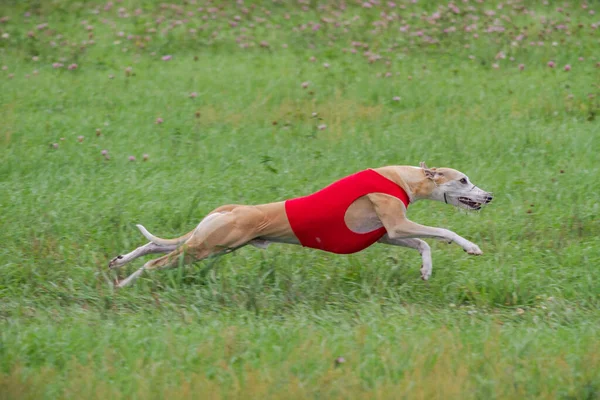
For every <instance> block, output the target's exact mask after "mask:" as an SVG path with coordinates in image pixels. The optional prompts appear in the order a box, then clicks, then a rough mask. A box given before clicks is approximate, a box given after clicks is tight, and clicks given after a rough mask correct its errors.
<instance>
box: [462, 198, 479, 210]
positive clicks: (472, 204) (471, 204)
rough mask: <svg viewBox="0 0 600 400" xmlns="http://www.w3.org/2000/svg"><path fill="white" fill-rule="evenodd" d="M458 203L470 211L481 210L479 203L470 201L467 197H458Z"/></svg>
mask: <svg viewBox="0 0 600 400" xmlns="http://www.w3.org/2000/svg"><path fill="white" fill-rule="evenodd" d="M458 201H460V202H461V203H463V204H464V205H466V206H467V207H469V208H470V209H471V210H481V205H482V204H481V203H478V202H476V201H473V200H471V199H470V198H468V197H459V198H458Z"/></svg>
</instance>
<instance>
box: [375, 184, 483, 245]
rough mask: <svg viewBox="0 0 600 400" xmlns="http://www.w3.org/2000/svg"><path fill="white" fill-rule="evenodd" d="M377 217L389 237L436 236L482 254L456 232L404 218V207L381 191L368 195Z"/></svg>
mask: <svg viewBox="0 0 600 400" xmlns="http://www.w3.org/2000/svg"><path fill="white" fill-rule="evenodd" d="M368 197H369V200H371V203H372V204H373V206H374V208H375V212H376V213H377V217H378V218H379V220H380V221H381V223H382V224H383V226H384V227H385V230H386V231H387V234H388V236H389V237H390V239H393V240H395V239H409V238H437V239H444V240H447V241H450V242H454V243H456V244H458V245H459V246H460V247H462V248H463V250H464V251H466V252H467V253H469V254H474V255H480V254H483V252H482V251H481V249H480V248H479V246H477V245H476V244H475V243H472V242H470V241H468V240H467V239H465V238H463V237H461V236H459V235H457V234H456V233H454V232H452V231H450V230H448V229H444V228H434V227H431V226H425V225H420V224H417V223H415V222H412V221H411V220H409V219H408V218H406V207H404V204H402V202H401V201H400V200H398V199H397V198H395V197H392V196H389V195H387V194H383V193H373V194H369V195H368Z"/></svg>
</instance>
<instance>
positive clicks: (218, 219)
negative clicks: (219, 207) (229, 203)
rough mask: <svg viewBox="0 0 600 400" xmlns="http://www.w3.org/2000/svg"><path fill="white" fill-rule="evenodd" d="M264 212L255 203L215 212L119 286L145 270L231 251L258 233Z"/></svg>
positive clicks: (189, 261)
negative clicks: (181, 241) (169, 250)
mask: <svg viewBox="0 0 600 400" xmlns="http://www.w3.org/2000/svg"><path fill="white" fill-rule="evenodd" d="M263 220H264V214H263V213H262V212H261V211H259V210H258V209H256V208H255V207H252V206H240V207H236V208H235V209H233V210H232V211H231V212H216V213H214V214H210V215H209V216H207V217H206V218H205V219H204V220H202V222H201V223H200V224H199V225H198V226H197V227H196V229H195V230H194V232H193V234H192V236H191V237H190V238H189V239H188V240H187V242H185V243H184V244H183V245H182V246H180V247H179V248H177V249H176V250H174V251H172V252H171V253H169V254H167V255H165V256H162V257H160V258H157V259H155V260H150V261H148V262H147V263H146V264H144V266H143V267H142V268H140V269H138V270H137V271H136V272H134V273H133V274H132V275H130V276H129V277H127V278H126V279H125V280H123V281H121V282H120V283H119V284H118V285H117V286H118V287H124V286H127V285H129V284H131V283H132V282H133V281H135V280H136V279H137V278H138V277H139V276H140V275H141V274H142V273H143V272H144V271H146V270H154V269H166V268H173V267H177V266H179V265H180V263H181V264H190V263H192V262H195V261H200V260H203V259H206V258H208V257H213V256H219V255H222V254H227V253H231V252H232V251H235V250H237V249H239V248H240V247H243V246H245V245H246V244H248V242H250V241H251V240H252V239H254V238H256V237H258V236H259V232H258V231H259V229H260V228H259V227H260V226H261V223H262V222H263Z"/></svg>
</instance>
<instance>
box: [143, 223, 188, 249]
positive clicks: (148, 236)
mask: <svg viewBox="0 0 600 400" xmlns="http://www.w3.org/2000/svg"><path fill="white" fill-rule="evenodd" d="M136 226H137V228H138V229H139V230H140V232H142V235H144V236H145V237H146V239H148V240H149V241H151V242H152V243H155V244H159V245H162V246H172V245H174V244H182V243H183V242H185V241H186V240H188V239H189V238H190V237H191V236H192V234H193V233H194V231H192V232H189V233H186V234H185V235H183V236H180V237H178V238H175V239H161V238H159V237H156V236H154V235H153V234H151V233H150V232H148V230H147V229H146V228H144V227H143V226H142V225H136Z"/></svg>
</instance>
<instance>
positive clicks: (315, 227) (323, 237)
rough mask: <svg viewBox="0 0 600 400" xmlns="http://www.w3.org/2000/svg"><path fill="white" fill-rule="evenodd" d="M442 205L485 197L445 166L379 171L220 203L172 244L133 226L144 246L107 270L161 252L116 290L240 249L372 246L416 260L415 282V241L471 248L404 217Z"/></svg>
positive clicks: (344, 250) (422, 249)
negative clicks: (408, 253)
mask: <svg viewBox="0 0 600 400" xmlns="http://www.w3.org/2000/svg"><path fill="white" fill-rule="evenodd" d="M424 199H427V200H436V201H443V202H444V203H446V204H451V205H453V206H456V207H461V208H464V209H468V210H480V209H481V208H482V207H483V206H484V205H486V204H488V203H490V202H491V201H492V194H491V193H489V192H486V191H485V190H482V189H480V188H478V187H477V186H475V185H474V184H472V183H471V181H470V180H469V178H468V177H467V176H466V175H465V174H463V173H462V172H460V171H457V170H455V169H451V168H428V167H427V166H426V165H425V163H423V162H422V163H421V164H420V167H412V166H387V167H381V168H376V169H367V170H364V171H361V172H358V173H355V174H353V175H350V176H347V177H345V178H342V179H340V180H338V181H336V182H334V183H333V184H331V185H329V186H327V187H326V188H324V189H322V190H320V191H318V192H316V193H313V194H312V195H309V196H305V197H299V198H295V199H290V200H286V201H280V202H276V203H268V204H261V205H255V206H248V205H237V204H231V205H224V206H221V207H219V208H217V209H215V210H213V211H211V212H210V213H209V214H208V215H207V216H206V217H205V218H204V219H203V220H202V221H201V222H200V223H199V224H198V226H196V228H195V229H194V230H193V231H191V232H189V233H187V234H185V235H183V236H181V237H179V238H176V239H161V238H159V237H156V236H154V235H152V234H151V233H150V232H148V231H147V230H146V228H144V227H143V226H142V225H137V227H138V229H139V230H140V231H141V232H142V234H143V235H144V236H145V237H146V238H147V239H148V240H150V243H148V244H146V245H144V246H141V247H139V248H137V249H135V250H133V251H132V252H130V253H128V254H125V255H120V256H117V257H115V258H113V259H112V260H111V261H110V263H109V268H111V269H113V268H119V267H122V266H123V265H125V264H126V263H128V262H130V261H132V260H134V259H136V258H137V257H141V256H143V255H146V254H151V253H168V254H166V255H164V256H162V257H160V258H157V259H154V260H151V261H148V262H146V263H145V264H144V266H143V267H141V268H140V269H138V270H137V271H135V272H134V273H133V274H131V275H130V276H129V277H127V278H126V279H124V280H122V281H120V282H119V281H117V282H116V283H115V285H116V286H117V287H124V286H127V285H129V284H131V283H132V282H133V281H135V280H136V279H137V278H138V277H139V276H140V275H141V274H142V273H143V272H144V271H149V270H155V269H166V268H173V267H177V266H178V265H181V264H189V263H192V262H195V261H199V260H203V259H206V258H208V257H213V256H218V255H222V254H226V253H231V252H232V251H235V250H237V249H239V248H240V247H243V246H246V245H248V244H250V245H253V246H256V247H259V248H266V247H267V246H268V245H269V244H271V243H288V244H299V245H302V246H304V247H310V248H314V249H319V250H323V251H328V252H331V253H336V254H350V253H355V252H358V251H361V250H363V249H365V248H367V247H369V246H371V245H372V244H374V243H376V242H377V243H383V244H388V245H394V246H402V247H409V248H412V249H416V250H418V251H419V253H420V254H421V257H422V266H421V277H422V279H424V280H427V279H429V277H430V276H431V271H432V262H431V249H430V247H429V245H428V244H427V243H426V242H424V241H423V240H421V239H418V238H436V239H441V240H445V241H447V242H449V243H451V242H454V243H456V244H457V245H459V246H460V247H462V248H463V250H464V251H466V252H467V253H469V254H473V255H481V254H482V251H481V250H480V249H479V247H478V246H477V245H476V244H474V243H472V242H470V241H468V240H467V239H465V238H463V237H461V236H459V235H458V234H456V233H454V232H452V231H450V230H448V229H444V228H434V227H429V226H424V225H420V224H417V223H415V222H412V221H410V220H409V219H408V218H407V217H406V211H407V208H408V205H409V204H410V203H414V202H416V201H419V200H424Z"/></svg>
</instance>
